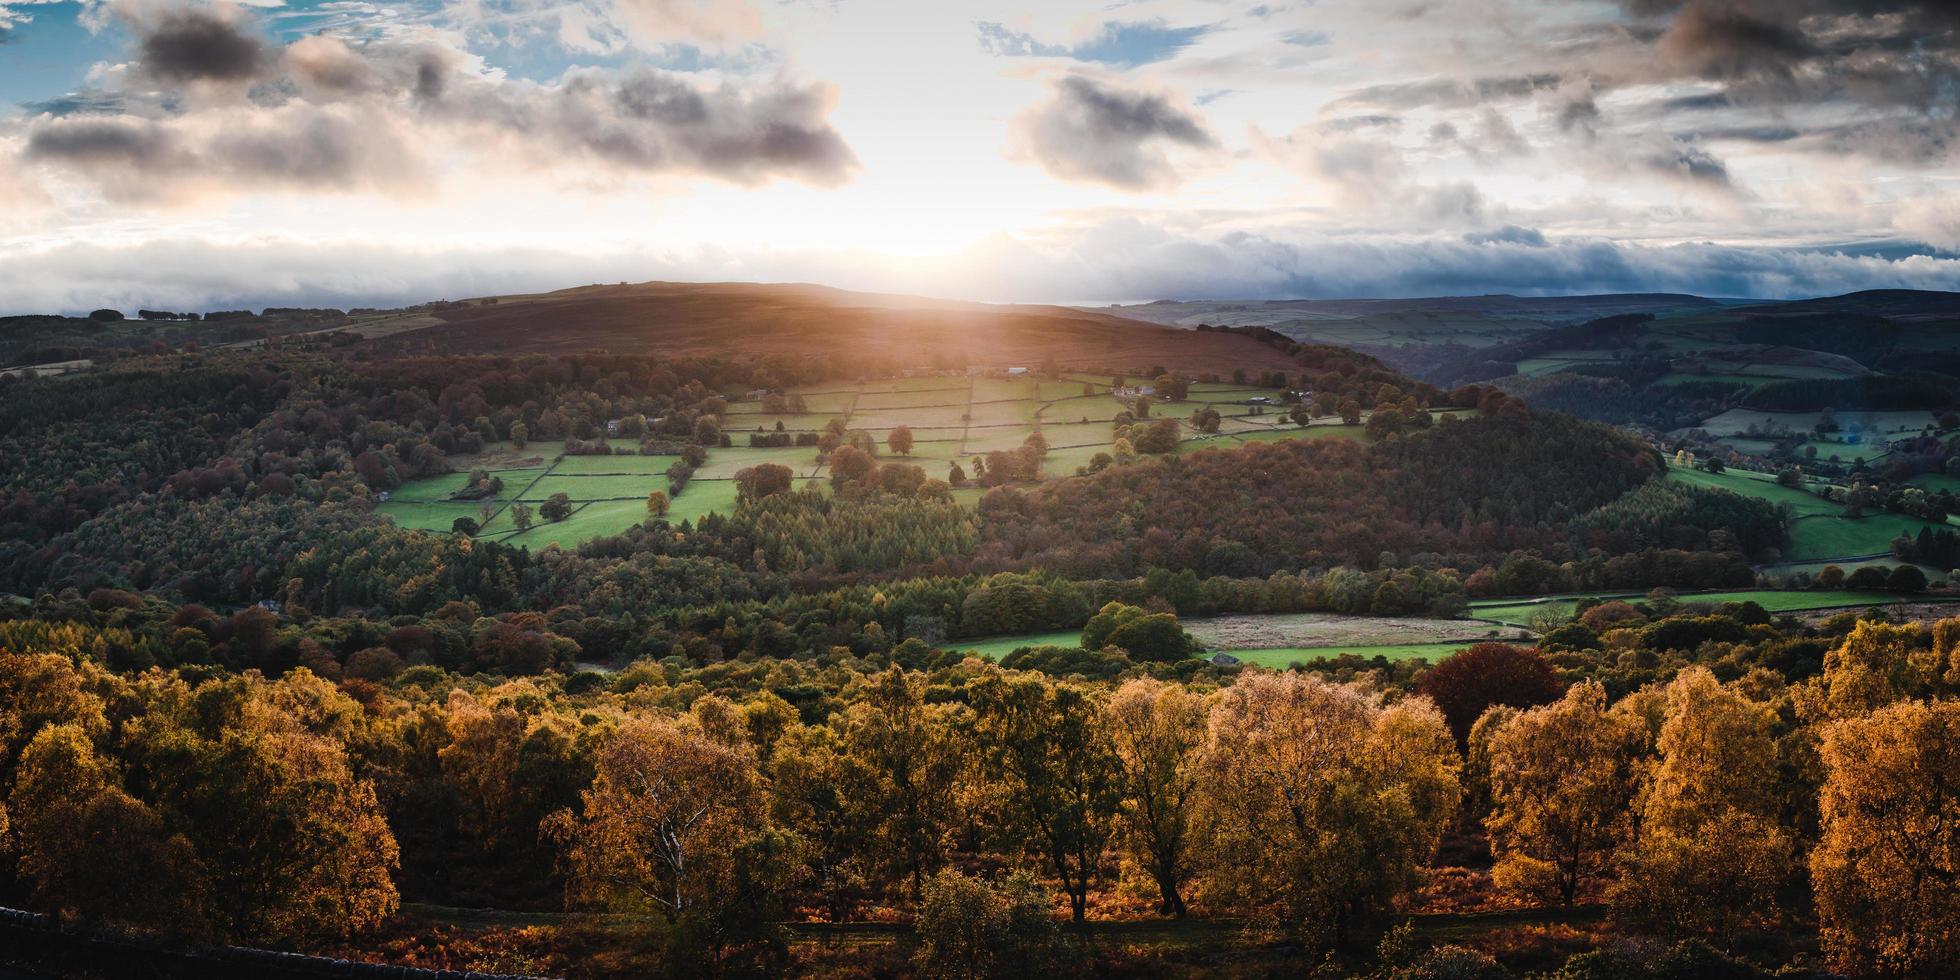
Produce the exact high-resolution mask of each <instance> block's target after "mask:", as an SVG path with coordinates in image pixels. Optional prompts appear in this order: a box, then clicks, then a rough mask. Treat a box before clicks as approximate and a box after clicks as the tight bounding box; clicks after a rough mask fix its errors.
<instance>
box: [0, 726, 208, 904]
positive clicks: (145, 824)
mask: <svg viewBox="0 0 1960 980" xmlns="http://www.w3.org/2000/svg"><path fill="white" fill-rule="evenodd" d="M6 802H7V806H6V808H5V811H4V812H7V813H10V814H11V824H12V827H11V829H12V832H13V834H14V836H13V838H12V840H13V841H14V842H15V844H16V845H17V847H18V851H17V854H16V861H17V862H18V863H17V866H16V870H17V872H18V874H19V876H20V878H21V879H22V880H23V881H25V882H26V883H28V885H29V886H30V888H31V890H32V893H33V897H34V901H35V902H36V904H37V905H39V906H40V907H41V908H43V909H47V910H49V911H52V912H54V913H56V914H57V915H62V916H72V917H74V918H78V919H80V920H82V921H84V922H87V923H91V924H96V925H116V926H124V927H132V928H139V929H152V930H162V931H168V932H170V933H171V934H174V935H179V936H183V935H198V934H200V933H202V932H203V931H204V930H203V925H202V922H201V919H202V911H203V910H202V908H201V899H202V897H203V895H202V891H203V881H202V879H201V878H200V877H199V876H198V875H197V873H196V856H195V854H193V853H192V849H191V845H190V842H189V841H187V840H185V839H184V838H183V836H181V835H178V834H173V833H170V832H169V831H167V830H166V829H165V828H164V826H163V821H162V820H161V819H160V818H159V817H158V816H157V814H156V812H155V811H154V810H152V809H151V808H150V807H149V806H148V805H147V804H145V803H143V802H142V801H140V800H138V799H136V798H135V797H133V796H131V795H129V794H128V793H127V792H125V791H124V790H123V787H122V785H121V780H120V778H119V777H118V775H117V774H116V772H115V771H114V763H113V761H112V760H110V759H107V758H104V757H102V756H100V755H98V754H97V753H96V750H95V747H94V745H92V744H91V743H90V741H89V738H88V735H87V733H86V732H84V730H83V729H82V727H81V726H80V725H77V724H74V723H72V722H71V723H68V724H62V725H49V726H47V727H45V728H42V729H41V730H40V731H39V732H38V733H37V734H36V735H35V736H34V740H33V741H32V742H29V743H28V746H27V749H26V751H24V752H22V753H21V758H20V761H19V765H18V768H17V771H16V774H15V779H14V786H13V791H12V793H11V794H10V795H9V797H8V799H7V801H6Z"/></svg>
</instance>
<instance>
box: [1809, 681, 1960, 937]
mask: <svg viewBox="0 0 1960 980" xmlns="http://www.w3.org/2000/svg"><path fill="white" fill-rule="evenodd" d="M1822 760H1823V763H1824V772H1825V780H1824V787H1823V795H1822V799H1821V802H1820V807H1821V816H1822V824H1821V827H1820V839H1819V841H1818V843H1817V846H1816V848H1815V849H1814V850H1812V852H1811V855H1810V873H1811V878H1812V882H1813V884H1814V887H1815V890H1816V901H1817V914H1818V919H1819V922H1820V924H1821V926H1822V931H1823V944H1824V951H1825V953H1826V955H1827V956H1828V957H1829V959H1830V962H1831V966H1832V968H1833V969H1836V970H1839V971H1843V972H1846V973H1853V974H1871V973H1881V974H1888V975H1932V974H1937V973H1940V972H1942V971H1943V970H1944V968H1946V967H1949V966H1951V965H1952V964H1953V963H1955V962H1960V702H1955V701H1936V702H1932V703H1927V702H1920V701H1908V702H1904V703H1900V704H1895V705H1891V706H1889V707H1885V708H1880V709H1878V710H1876V711H1873V712H1871V713H1870V714H1868V715H1863V716H1859V717H1853V718H1847V719H1845V720H1843V721H1839V722H1836V723H1834V724H1831V725H1828V726H1826V727H1825V729H1824V741H1823V746H1822Z"/></svg>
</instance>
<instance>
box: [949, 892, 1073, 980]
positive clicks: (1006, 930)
mask: <svg viewBox="0 0 1960 980" xmlns="http://www.w3.org/2000/svg"><path fill="white" fill-rule="evenodd" d="M918 935H919V952H918V954H917V964H918V967H919V971H920V974H921V975H923V976H927V977H936V978H946V980H984V978H992V977H999V978H1003V980H1005V978H1013V977H1035V976H1047V975H1053V974H1054V972H1055V966H1056V962H1057V960H1058V959H1059V958H1060V954H1061V952H1062V949H1063V946H1062V937H1061V932H1060V930H1058V929H1056V928H1055V923H1054V922H1053V921H1051V920H1050V919H1049V918H1048V896H1047V894H1046V893H1045V892H1044V891H1043V890H1042V887H1041V883H1040V882H1039V881H1037V880H1036V879H1035V877H1034V876H1033V875H1030V874H1027V873H1026V872H1019V873H1016V874H1011V875H1008V876H1007V877H1005V878H1003V879H1001V880H1000V881H999V882H997V883H994V884H989V883H987V882H985V881H982V880H980V879H978V878H971V877H968V876H966V875H963V874H960V873H959V872H957V871H953V870H950V869H948V870H945V871H941V872H939V873H938V874H936V875H934V876H933V877H932V880H931V881H930V882H928V883H927V885H926V888H925V893H924V896H923V897H922V899H921V901H920V902H919V915H918Z"/></svg>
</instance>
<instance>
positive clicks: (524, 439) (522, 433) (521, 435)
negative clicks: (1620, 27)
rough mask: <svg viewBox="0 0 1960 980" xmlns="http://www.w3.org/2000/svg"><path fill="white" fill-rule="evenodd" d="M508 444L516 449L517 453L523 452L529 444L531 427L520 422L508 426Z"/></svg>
mask: <svg viewBox="0 0 1960 980" xmlns="http://www.w3.org/2000/svg"><path fill="white" fill-rule="evenodd" d="M510 444H511V445H512V446H514V447H516V449H517V451H518V452H523V451H524V449H525V447H527V446H529V445H530V444H531V427H530V426H528V425H525V424H524V423H522V422H512V423H511V424H510Z"/></svg>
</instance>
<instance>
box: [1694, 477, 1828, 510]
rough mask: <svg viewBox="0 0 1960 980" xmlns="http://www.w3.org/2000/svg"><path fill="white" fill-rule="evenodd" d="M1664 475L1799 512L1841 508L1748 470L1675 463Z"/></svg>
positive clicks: (1811, 494) (1812, 494)
mask: <svg viewBox="0 0 1960 980" xmlns="http://www.w3.org/2000/svg"><path fill="white" fill-rule="evenodd" d="M1667 478H1668V479H1670V480H1673V481H1675V482H1677V483H1686V484H1689V485H1691V486H1697V487H1712V488H1714V489H1717V490H1728V491H1730V492H1732V493H1739V494H1742V495H1743V496H1745V497H1755V498H1756V499H1758V500H1767V501H1769V502H1770V503H1772V504H1789V505H1790V508H1791V510H1793V511H1795V512H1796V513H1798V514H1836V513H1838V512H1839V511H1841V510H1843V509H1844V508H1843V507H1842V506H1840V505H1838V504H1835V503H1832V502H1831V501H1828V500H1825V499H1824V498H1822V497H1819V496H1817V495H1816V494H1814V493H1810V492H1809V491H1806V490H1798V489H1796V488H1795V487H1786V486H1784V485H1782V484H1780V483H1777V482H1776V480H1775V479H1774V478H1773V477H1771V476H1769V475H1768V474H1764V473H1748V472H1745V471H1742V470H1727V471H1724V472H1721V473H1708V472H1704V471H1702V470H1694V469H1688V468H1686V467H1680V466H1674V467H1669V468H1668V471H1667Z"/></svg>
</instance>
